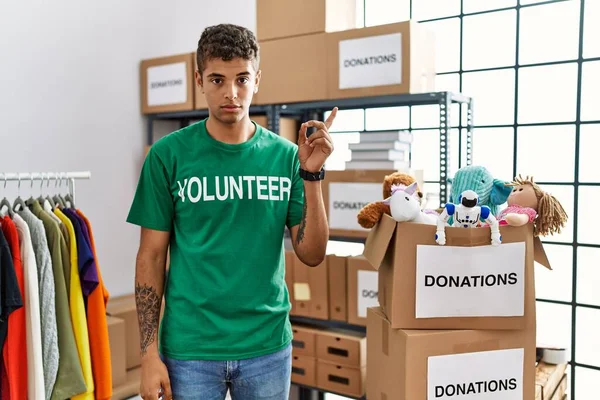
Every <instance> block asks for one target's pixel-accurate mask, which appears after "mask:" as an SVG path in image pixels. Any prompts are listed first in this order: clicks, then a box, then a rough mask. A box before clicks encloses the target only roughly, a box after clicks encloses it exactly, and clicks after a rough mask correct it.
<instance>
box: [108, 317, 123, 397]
mask: <svg viewBox="0 0 600 400" xmlns="http://www.w3.org/2000/svg"><path fill="white" fill-rule="evenodd" d="M106 325H107V327H108V343H109V346H110V364H111V370H112V384H113V386H119V385H122V384H123V383H125V381H126V380H127V364H126V359H125V354H126V352H125V351H126V350H125V347H126V344H125V321H124V320H122V319H120V318H115V317H111V316H107V317H106Z"/></svg>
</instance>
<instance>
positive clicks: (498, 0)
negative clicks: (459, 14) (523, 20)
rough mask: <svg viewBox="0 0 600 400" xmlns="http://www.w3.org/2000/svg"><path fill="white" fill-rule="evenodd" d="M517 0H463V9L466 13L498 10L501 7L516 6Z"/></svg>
mask: <svg viewBox="0 0 600 400" xmlns="http://www.w3.org/2000/svg"><path fill="white" fill-rule="evenodd" d="M516 5H517V0H486V1H481V0H463V11H464V12H465V13H474V12H479V11H486V10H497V9H499V8H505V7H514V6H516Z"/></svg>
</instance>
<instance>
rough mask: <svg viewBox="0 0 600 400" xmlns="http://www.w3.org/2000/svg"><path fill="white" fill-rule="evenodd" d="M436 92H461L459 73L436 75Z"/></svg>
mask: <svg viewBox="0 0 600 400" xmlns="http://www.w3.org/2000/svg"><path fill="white" fill-rule="evenodd" d="M435 90H436V92H454V93H459V92H460V76H459V74H443V75H437V76H436V77H435Z"/></svg>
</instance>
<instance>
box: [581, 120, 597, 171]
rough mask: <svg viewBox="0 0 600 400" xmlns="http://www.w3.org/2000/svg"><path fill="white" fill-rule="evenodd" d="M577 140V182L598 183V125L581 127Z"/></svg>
mask: <svg viewBox="0 0 600 400" xmlns="http://www.w3.org/2000/svg"><path fill="white" fill-rule="evenodd" d="M580 129H581V131H580V140H579V181H580V182H600V157H598V149H600V124H593V125H582V126H581V128H580Z"/></svg>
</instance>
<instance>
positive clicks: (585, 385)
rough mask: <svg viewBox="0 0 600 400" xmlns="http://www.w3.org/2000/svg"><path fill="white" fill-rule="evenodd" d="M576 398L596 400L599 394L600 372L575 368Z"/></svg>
mask: <svg viewBox="0 0 600 400" xmlns="http://www.w3.org/2000/svg"><path fill="white" fill-rule="evenodd" d="M575 376H577V378H576V380H575V396H576V397H575V398H576V399H580V400H588V399H590V400H591V399H595V398H596V397H594V396H596V395H597V394H598V382H600V371H596V370H593V369H590V368H583V367H575Z"/></svg>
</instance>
